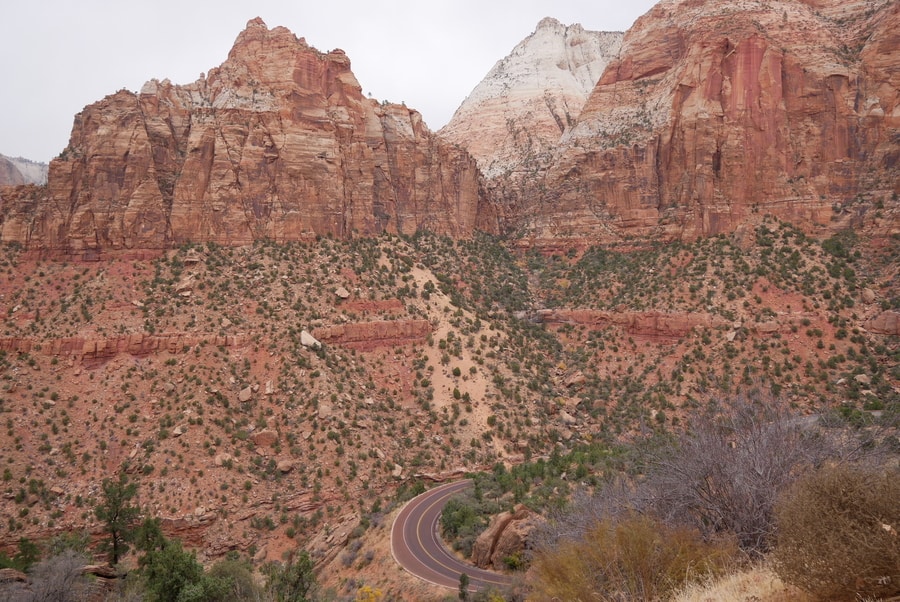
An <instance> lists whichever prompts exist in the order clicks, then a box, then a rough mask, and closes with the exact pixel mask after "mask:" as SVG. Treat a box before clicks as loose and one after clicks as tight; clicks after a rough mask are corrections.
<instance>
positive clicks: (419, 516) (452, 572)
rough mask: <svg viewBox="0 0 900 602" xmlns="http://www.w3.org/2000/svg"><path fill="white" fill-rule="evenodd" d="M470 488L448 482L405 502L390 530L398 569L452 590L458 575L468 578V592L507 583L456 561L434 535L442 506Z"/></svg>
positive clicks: (464, 483)
mask: <svg viewBox="0 0 900 602" xmlns="http://www.w3.org/2000/svg"><path fill="white" fill-rule="evenodd" d="M471 486H472V482H471V481H457V482H455V483H448V484H447V485H441V486H440V487H435V488H434V489H431V490H430V491H426V492H425V493H423V494H422V495H420V496H418V497H415V498H413V499H411V500H410V501H409V502H407V503H406V506H404V507H403V509H402V510H400V513H399V514H398V515H397V518H396V520H394V525H393V526H392V527H391V554H393V556H394V560H396V561H397V563H398V564H399V565H400V566H402V567H403V568H404V569H406V570H407V571H409V572H410V573H412V574H413V575H415V576H416V577H418V578H420V579H423V580H425V581H428V582H429V583H433V584H435V585H440V586H443V587H449V588H453V589H458V588H459V576H460V574H461V573H465V574H467V575H468V576H469V591H477V590H480V589H485V588H489V587H503V586H506V585H509V584H510V583H511V581H512V580H511V579H510V578H509V577H507V576H506V575H501V574H499V573H494V572H492V571H485V570H483V569H479V568H477V567H476V566H474V565H471V564H467V563H465V562H463V561H461V560H460V559H458V558H457V557H456V556H454V555H453V554H452V553H451V552H450V551H449V550H448V549H447V548H446V547H445V546H444V543H443V541H441V537H440V535H439V534H438V521H439V520H440V517H441V510H443V508H444V504H446V503H447V500H449V499H450V497H452V496H453V495H454V494H455V493H458V492H459V491H462V490H463V489H465V488H467V487H471Z"/></svg>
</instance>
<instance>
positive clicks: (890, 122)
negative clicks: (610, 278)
mask: <svg viewBox="0 0 900 602" xmlns="http://www.w3.org/2000/svg"><path fill="white" fill-rule="evenodd" d="M898 30H900V5H898V4H897V3H894V2H868V3H855V4H853V3H851V4H847V3H843V2H837V1H836V0H821V1H820V2H817V3H815V4H813V3H799V2H777V1H776V2H767V3H760V2H753V1H747V2H741V3H716V2H710V1H706V0H664V1H663V2H661V3H660V4H658V5H657V6H656V7H655V8H654V9H653V10H651V11H650V12H649V13H647V14H646V15H644V16H643V17H642V18H641V19H639V20H638V22H637V23H636V24H635V26H634V27H633V28H632V29H631V30H630V31H629V32H628V33H627V34H626V37H625V40H624V43H623V47H622V51H621V54H620V57H619V58H618V60H615V61H613V62H612V63H611V64H610V65H609V67H608V68H607V69H606V71H605V72H604V75H603V77H602V78H601V80H600V82H599V83H598V85H597V87H596V88H595V89H594V91H593V93H592V95H591V97H590V98H589V99H588V101H587V103H586V105H585V107H584V109H583V111H582V113H581V115H580V116H579V118H578V124H577V125H576V126H575V127H574V128H573V129H572V130H571V131H570V132H568V133H567V134H566V135H565V136H564V137H563V139H562V141H561V143H560V147H559V149H558V150H557V154H556V157H555V159H554V161H553V162H552V163H551V166H550V167H549V169H548V170H547V171H546V173H545V175H544V177H543V178H541V179H539V181H537V182H535V185H534V187H533V190H532V191H531V194H530V195H528V196H527V197H526V198H525V199H524V201H523V203H522V206H521V207H520V208H519V217H520V219H521V222H520V225H522V226H524V227H525V230H526V231H527V232H528V233H529V234H530V235H531V236H532V237H533V239H534V240H536V241H554V240H555V241H559V240H560V239H575V240H587V241H597V240H616V239H619V238H621V237H623V236H629V235H633V236H641V237H643V236H663V237H687V238H692V237H696V236H705V235H714V234H717V233H720V232H727V231H731V230H734V229H735V228H736V227H737V226H738V225H739V224H741V223H742V222H745V221H747V220H750V219H754V215H755V214H762V213H772V214H775V215H777V216H778V217H780V218H782V219H786V220H789V221H793V222H795V223H798V224H799V225H801V226H803V227H805V228H807V229H811V230H814V229H816V228H818V227H821V228H822V229H828V228H830V227H833V226H835V225H845V224H846V223H847V219H845V218H858V217H860V213H861V212H863V211H865V209H866V207H867V206H871V205H872V204H875V203H878V202H881V203H887V204H888V205H889V207H888V209H889V210H890V209H894V210H895V209H896V205H897V203H896V200H895V198H896V195H895V193H896V192H897V191H898V187H900V163H898V154H900V151H898V148H900V146H898V141H900V103H898V88H900V72H898V70H897V68H896V66H897V65H898V64H900V37H898V33H897V32H898ZM892 197H893V199H892ZM868 201H871V204H869V205H867V203H866V202H868ZM882 225H884V226H885V227H886V229H888V230H890V229H891V226H890V224H882ZM893 228H896V225H895V226H893Z"/></svg>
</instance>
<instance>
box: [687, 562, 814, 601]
mask: <svg viewBox="0 0 900 602" xmlns="http://www.w3.org/2000/svg"><path fill="white" fill-rule="evenodd" d="M672 600H673V602H749V601H751V600H752V601H753V602H813V601H814V600H815V598H813V597H812V596H810V595H809V594H807V593H805V592H803V591H801V590H799V589H797V588H795V587H792V586H790V585H786V584H785V583H783V582H782V581H781V579H779V578H778V575H776V574H775V573H774V571H772V570H771V569H769V568H766V567H755V568H752V569H746V570H743V571H741V572H738V573H731V574H729V575H725V576H724V577H720V578H718V579H715V580H713V581H709V582H707V583H694V584H691V585H689V586H687V587H686V588H685V589H684V590H682V591H681V592H680V593H679V594H678V595H677V596H675V597H674V598H673V599H672Z"/></svg>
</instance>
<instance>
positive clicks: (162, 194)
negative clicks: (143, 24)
mask: <svg viewBox="0 0 900 602" xmlns="http://www.w3.org/2000/svg"><path fill="white" fill-rule="evenodd" d="M33 196H34V195H23V194H22V193H21V192H20V191H15V192H12V193H4V195H3V197H2V205H0V219H2V229H0V239H2V240H3V241H17V242H20V243H25V244H27V245H29V246H30V247H31V248H39V249H42V250H48V251H57V252H58V251H65V252H69V253H73V252H79V251H81V250H82V249H103V250H106V249H121V248H126V249H128V248H145V249H148V248H149V249H155V248H167V247H171V246H176V245H180V244H182V243H185V242H187V241H214V242H217V243H220V244H229V245H239V244H246V243H250V242H252V241H253V240H257V239H262V238H266V239H270V240H276V241H288V240H298V239H304V238H308V237H310V236H315V235H333V236H336V237H350V236H354V235H373V234H378V233H381V232H385V231H387V232H392V233H404V234H412V233H414V232H415V231H417V230H419V229H430V230H432V231H436V232H439V233H442V234H446V235H450V236H454V237H465V236H468V235H469V234H471V233H472V232H473V231H474V230H475V229H476V228H477V227H480V228H481V229H486V230H492V229H493V228H494V226H493V225H492V224H493V221H492V214H491V212H490V209H489V206H488V204H487V203H486V201H485V200H484V198H483V194H482V192H481V186H480V177H479V174H478V170H477V168H476V165H475V161H474V160H473V159H472V158H471V157H470V156H469V155H468V154H467V153H466V152H464V151H462V150H460V149H458V148H456V147H454V146H452V145H450V144H447V143H445V142H442V141H441V140H440V139H439V138H438V137H437V136H435V135H434V134H433V133H432V132H430V131H429V130H428V128H427V126H426V125H425V124H424V122H423V121H422V117H421V115H420V114H419V113H418V112H417V111H414V110H412V109H409V108H407V107H406V106H403V105H396V104H386V103H384V104H379V103H378V102H377V101H375V100H372V99H368V98H365V97H364V96H363V94H362V90H361V87H360V85H359V83H358V82H357V80H356V77H355V76H354V75H353V73H352V71H351V70H350V60H349V59H348V57H347V56H346V55H345V54H344V52H343V51H341V50H333V51H331V52H328V53H322V52H319V51H318V50H316V49H315V48H312V47H310V46H308V45H307V44H306V42H305V41H304V40H303V39H298V38H297V37H295V36H294V34H292V33H291V32H290V31H288V30H287V29H285V28H283V27H276V28H274V29H268V28H267V26H266V25H265V23H263V22H262V20H260V19H255V20H252V21H250V22H249V23H248V24H247V28H246V29H245V30H244V31H243V32H242V33H241V34H240V35H239V36H238V38H237V40H236V42H235V44H234V47H233V48H232V50H231V52H230V53H229V56H228V59H227V60H226V61H225V62H224V63H223V64H222V65H221V66H219V67H218V68H214V69H212V70H210V71H209V73H208V74H206V75H205V76H201V77H200V79H198V80H197V81H196V82H194V83H192V84H189V85H184V86H181V85H173V84H172V83H170V82H169V81H168V80H164V81H156V80H153V81H150V82H148V83H147V84H145V85H144V87H143V89H142V90H141V91H140V93H138V94H134V93H132V92H129V91H125V90H122V91H119V92H117V93H115V94H113V95H111V96H108V97H106V98H105V99H103V100H101V101H99V102H97V103H95V104H93V105H90V106H88V107H86V108H85V109H84V110H83V111H82V112H81V113H79V114H78V115H77V116H76V118H75V124H74V127H73V129H72V135H71V138H70V142H69V145H68V147H67V148H66V149H65V150H64V151H63V153H62V154H61V155H60V157H59V158H57V159H55V160H54V161H53V162H52V164H51V166H50V175H49V183H48V186H47V189H46V191H45V193H44V194H43V195H40V196H38V198H33Z"/></svg>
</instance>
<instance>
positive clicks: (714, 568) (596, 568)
mask: <svg viewBox="0 0 900 602" xmlns="http://www.w3.org/2000/svg"><path fill="white" fill-rule="evenodd" d="M737 554H738V551H737V547H736V546H735V545H734V544H733V543H730V542H728V541H725V540H717V541H713V542H709V541H705V540H704V539H703V538H702V537H701V536H700V534H699V533H698V532H697V531H696V530H693V529H688V528H684V527H670V526H667V525H665V524H663V523H661V522H659V521H658V520H655V519H653V518H650V517H648V516H641V515H638V514H631V515H625V516H621V517H619V518H618V519H611V518H610V519H604V520H602V521H600V522H597V523H596V524H595V525H594V526H593V527H591V528H590V529H589V530H588V531H587V532H585V533H584V535H583V536H582V537H580V538H578V539H570V540H564V541H560V542H558V544H557V545H555V546H552V547H542V548H541V549H539V550H537V551H536V553H535V556H534V560H533V562H532V567H533V573H532V574H533V577H532V586H533V587H534V594H535V599H539V600H550V599H558V600H599V601H601V602H606V601H609V602H613V601H621V600H655V599H660V598H662V597H664V596H667V595H668V594H670V593H672V592H674V591H675V590H676V589H678V588H680V587H682V586H684V585H685V584H686V583H688V582H691V581H694V580H698V579H704V578H708V577H709V576H711V575H717V574H721V573H722V572H724V571H725V570H727V568H728V567H730V566H733V565H734V563H735V561H736V558H737Z"/></svg>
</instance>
